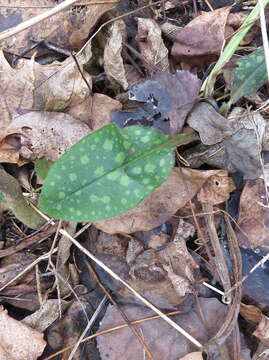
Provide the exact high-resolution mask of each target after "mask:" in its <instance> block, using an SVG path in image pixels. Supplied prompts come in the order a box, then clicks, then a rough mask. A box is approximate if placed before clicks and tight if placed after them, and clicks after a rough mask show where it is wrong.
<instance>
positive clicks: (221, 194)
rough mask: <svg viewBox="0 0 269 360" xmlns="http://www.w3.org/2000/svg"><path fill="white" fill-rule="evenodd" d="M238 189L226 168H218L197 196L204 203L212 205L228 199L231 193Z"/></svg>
mask: <svg viewBox="0 0 269 360" xmlns="http://www.w3.org/2000/svg"><path fill="white" fill-rule="evenodd" d="M235 189H236V187H235V185H234V182H233V180H232V179H231V178H230V177H228V173H227V171H225V170H219V171H218V170H216V173H215V174H214V175H212V176H211V177H210V178H209V179H208V180H207V181H206V182H205V184H204V185H203V187H202V188H201V190H200V191H199V193H198V194H197V198H198V200H199V201H200V202H202V203H207V204H211V205H217V204H221V203H223V202H224V201H226V200H228V199H229V197H230V193H231V192H232V191H234V190H235Z"/></svg>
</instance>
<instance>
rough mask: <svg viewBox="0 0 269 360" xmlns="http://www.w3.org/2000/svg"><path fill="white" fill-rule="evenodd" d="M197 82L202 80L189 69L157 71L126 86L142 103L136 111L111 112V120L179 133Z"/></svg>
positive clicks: (169, 132)
mask: <svg viewBox="0 0 269 360" xmlns="http://www.w3.org/2000/svg"><path fill="white" fill-rule="evenodd" d="M200 86H201V81H200V80H199V79H198V78H197V76H195V75H193V74H191V73H190V72H189V71H177V72H176V73H175V74H170V73H168V72H162V73H159V72H158V73H156V74H155V75H153V76H152V77H150V78H148V79H146V80H144V81H142V82H140V83H138V84H136V85H135V86H133V87H132V88H131V89H130V90H129V99H130V100H136V101H139V102H141V103H143V106H142V107H140V108H138V109H137V111H135V112H127V111H125V112H124V111H122V112H114V113H113V117H112V118H113V121H114V122H115V123H117V124H118V125H119V126H120V127H124V126H126V125H135V124H142V125H146V126H153V127H155V128H157V129H159V130H161V131H162V132H164V133H166V134H170V135H171V134H177V133H180V131H181V130H182V128H183V126H184V123H185V119H186V116H187V114H188V113H189V111H190V110H191V109H192V107H193V104H194V103H195V101H196V99H197V97H198V93H199V89H200ZM167 119H169V120H170V121H167Z"/></svg>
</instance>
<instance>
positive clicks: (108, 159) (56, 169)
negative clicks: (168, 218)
mask: <svg viewBox="0 0 269 360" xmlns="http://www.w3.org/2000/svg"><path fill="white" fill-rule="evenodd" d="M197 139H198V136H197V135H196V134H194V132H191V133H186V134H184V133H183V134H179V135H175V136H167V135H164V134H162V133H160V132H159V131H157V130H155V129H153V128H145V127H140V126H131V127H126V128H124V129H119V128H118V127H117V126H116V125H115V124H109V125H107V126H105V127H103V128H101V129H99V130H97V131H95V132H93V133H91V134H89V135H87V136H86V137H84V138H83V139H82V140H80V141H79V142H78V143H76V144H75V145H74V146H72V147H71V148H70V149H69V150H68V151H67V152H66V153H65V154H64V155H63V156H62V157H61V158H60V159H59V160H58V161H57V162H56V163H55V164H53V165H52V167H51V169H50V171H49V173H48V175H47V177H46V179H45V182H44V185H43V187H42V192H41V196H40V200H39V205H38V206H39V209H40V210H41V211H43V212H44V213H46V214H48V215H50V216H52V217H55V218H59V219H64V220H68V221H97V220H101V219H105V218H111V217H113V216H116V215H119V214H122V213H124V212H126V211H128V210H130V209H132V208H133V207H135V206H136V205H137V204H138V203H139V202H141V201H142V200H143V199H144V198H145V197H146V196H148V195H149V194H150V193H151V192H152V191H154V190H155V189H156V188H157V187H159V186H160V185H161V184H162V183H163V182H164V181H165V180H166V179H167V178H168V176H169V174H170V171H171V169H172V167H173V165H174V155H173V151H172V150H173V149H174V148H175V147H176V146H177V145H183V144H187V143H189V142H191V141H193V140H197Z"/></svg>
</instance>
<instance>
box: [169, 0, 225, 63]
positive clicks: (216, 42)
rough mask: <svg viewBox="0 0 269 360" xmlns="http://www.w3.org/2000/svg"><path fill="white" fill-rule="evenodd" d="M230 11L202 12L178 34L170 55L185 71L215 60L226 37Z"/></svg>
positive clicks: (223, 9)
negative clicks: (179, 62)
mask: <svg viewBox="0 0 269 360" xmlns="http://www.w3.org/2000/svg"><path fill="white" fill-rule="evenodd" d="M230 9H231V7H226V8H221V9H217V10H214V11H208V12H203V13H202V15H199V16H197V17H196V18H195V19H194V20H192V21H190V22H189V23H188V25H186V26H185V27H184V28H183V29H182V30H180V31H179V32H178V34H177V35H176V39H175V42H174V44H173V47H172V50H171V53H172V55H173V56H174V57H176V58H177V59H178V60H179V61H181V65H182V63H183V64H184V68H185V69H190V68H192V67H193V66H198V67H199V68H200V67H202V66H203V65H204V64H206V63H208V62H211V61H212V60H213V61H214V60H216V59H217V56H218V55H219V54H220V52H221V50H222V47H223V45H224V44H225V39H226V37H227V35H228V34H227V28H226V27H225V25H226V22H227V16H228V14H229V12H230ZM229 35H231V28H230V27H229Z"/></svg>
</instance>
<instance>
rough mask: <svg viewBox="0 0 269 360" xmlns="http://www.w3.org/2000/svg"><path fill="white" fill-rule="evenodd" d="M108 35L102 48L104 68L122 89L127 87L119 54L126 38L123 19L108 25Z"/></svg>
mask: <svg viewBox="0 0 269 360" xmlns="http://www.w3.org/2000/svg"><path fill="white" fill-rule="evenodd" d="M110 33H111V35H110V37H109V39H108V41H107V44H106V46H105V50H104V68H105V72H106V74H107V76H108V77H109V78H111V79H113V81H115V82H117V83H119V84H120V85H121V86H122V88H123V89H124V90H127V89H128V82H127V79H126V75H125V69H124V65H123V59H122V56H121V51H122V41H124V40H125V38H126V28H125V24H124V22H123V20H118V21H115V22H114V23H113V24H112V25H111V27H110Z"/></svg>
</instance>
